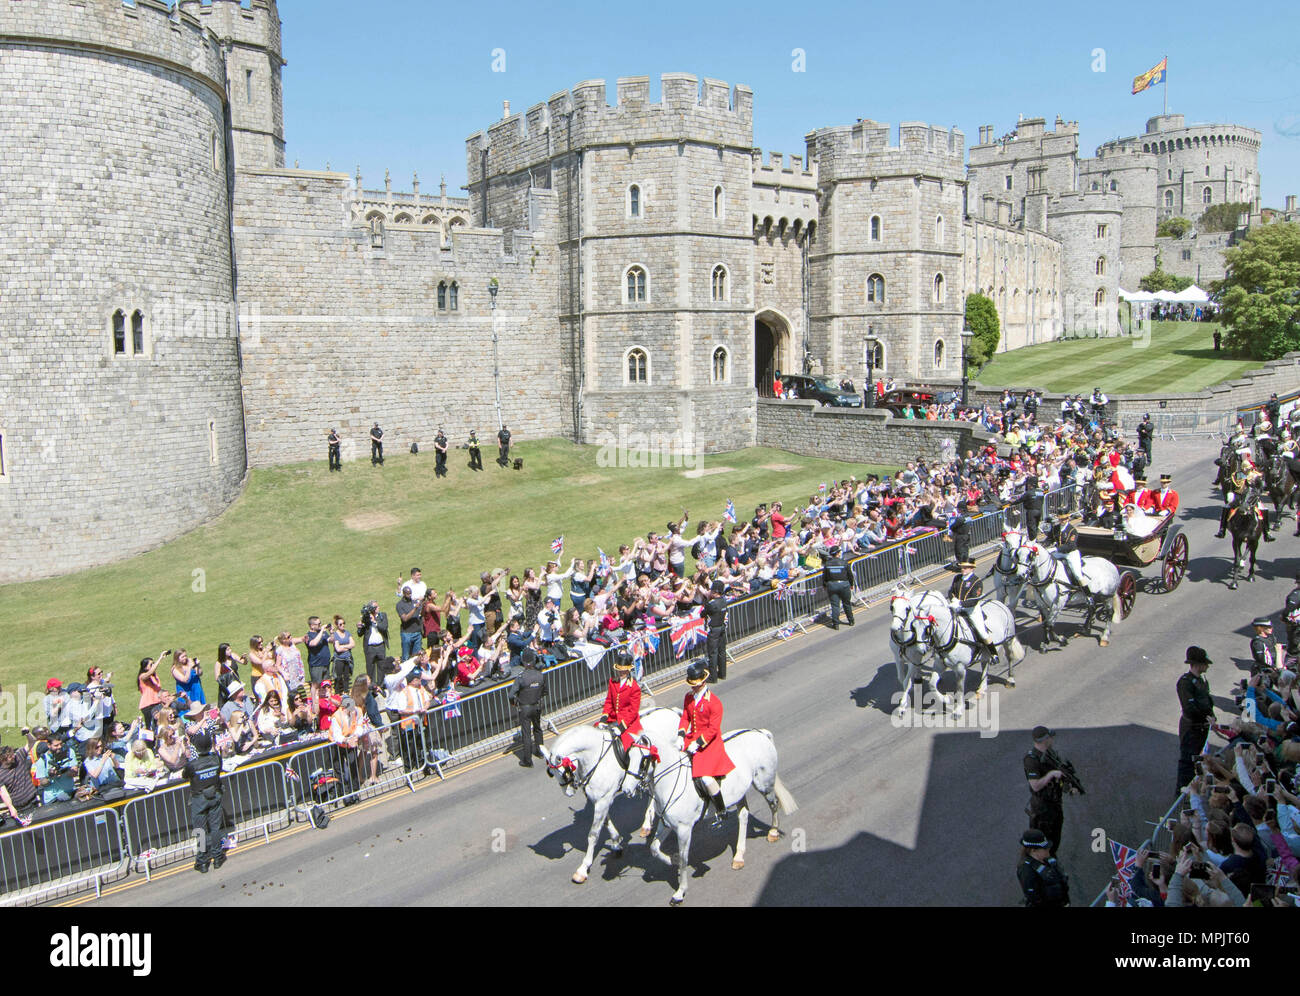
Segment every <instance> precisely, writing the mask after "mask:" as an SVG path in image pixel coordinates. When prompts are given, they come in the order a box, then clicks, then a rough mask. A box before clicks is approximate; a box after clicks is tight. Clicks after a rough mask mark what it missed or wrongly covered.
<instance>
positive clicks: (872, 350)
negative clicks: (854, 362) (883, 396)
mask: <svg viewBox="0 0 1300 996" xmlns="http://www.w3.org/2000/svg"><path fill="white" fill-rule="evenodd" d="M862 345H863V346H864V347H865V348H866V351H867V392H866V406H867V407H868V408H874V407H875V406H876V338H875V336H870V335H869V336H867V337H866V338H865V339H863V340H862Z"/></svg>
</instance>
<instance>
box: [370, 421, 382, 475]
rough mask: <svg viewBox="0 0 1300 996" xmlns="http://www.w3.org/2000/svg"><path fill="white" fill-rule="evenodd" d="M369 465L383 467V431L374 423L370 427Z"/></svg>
mask: <svg viewBox="0 0 1300 996" xmlns="http://www.w3.org/2000/svg"><path fill="white" fill-rule="evenodd" d="M370 465H371V466H372V467H374V466H380V467H382V466H383V465H384V430H383V429H381V428H379V423H378V422H376V423H375V424H374V425H372V426H371V427H370Z"/></svg>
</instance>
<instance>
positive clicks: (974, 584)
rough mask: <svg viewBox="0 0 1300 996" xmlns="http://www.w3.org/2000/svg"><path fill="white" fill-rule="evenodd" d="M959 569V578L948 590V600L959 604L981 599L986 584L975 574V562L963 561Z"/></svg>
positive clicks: (954, 580)
mask: <svg viewBox="0 0 1300 996" xmlns="http://www.w3.org/2000/svg"><path fill="white" fill-rule="evenodd" d="M957 568H958V570H957V576H956V577H955V578H953V579H952V585H951V587H949V588H948V598H949V599H950V600H953V601H957V602H965V601H968V600H969V601H972V602H973V601H975V599H977V598H979V597H981V596H982V595H983V594H984V582H983V581H981V580H980V579H979V577H978V575H976V573H975V561H973V560H963V561H961V562H960V563H959V564H958V565H957Z"/></svg>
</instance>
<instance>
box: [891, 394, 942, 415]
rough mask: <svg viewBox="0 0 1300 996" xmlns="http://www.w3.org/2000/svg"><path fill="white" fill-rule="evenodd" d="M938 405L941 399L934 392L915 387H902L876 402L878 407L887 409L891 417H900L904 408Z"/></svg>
mask: <svg viewBox="0 0 1300 996" xmlns="http://www.w3.org/2000/svg"><path fill="white" fill-rule="evenodd" d="M937 404H939V398H938V395H936V394H935V392H934V391H925V390H920V389H917V388H913V387H900V388H896V389H895V390H893V391H888V392H886V394H885V396H884V397H883V398H881V399H880V400H879V401H877V402H876V407H877V408H887V409H888V410H889V413H890V414H891V415H894V416H899V415H902V414H903V409H904V408H914V407H917V406H920V407H921V408H927V407H929V406H930V405H937Z"/></svg>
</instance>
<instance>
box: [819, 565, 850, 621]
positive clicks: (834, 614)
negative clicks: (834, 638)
mask: <svg viewBox="0 0 1300 996" xmlns="http://www.w3.org/2000/svg"><path fill="white" fill-rule="evenodd" d="M826 553H827V554H828V556H827V558H826V563H825V564H824V565H823V566H822V587H823V588H825V589H826V597H827V599H829V601H830V604H829V605H828V606H827V609H826V612H827V615H829V616H830V620H831V629H839V628H840V606H843V607H844V618H845V619H846V620H847V621H848V624H849V625H850V626H852V625H853V573H852V572H851V571H850V570H849V565H848V563H847V562H846V561H845V559H844V558H843V557H842V556H841V555H840V548H839V547H838V546H832V547H831V548H830V549H828V550H827V551H826Z"/></svg>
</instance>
